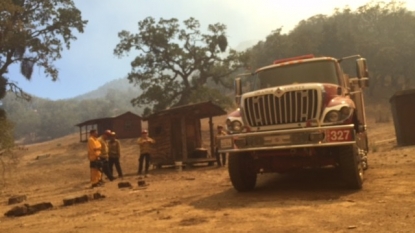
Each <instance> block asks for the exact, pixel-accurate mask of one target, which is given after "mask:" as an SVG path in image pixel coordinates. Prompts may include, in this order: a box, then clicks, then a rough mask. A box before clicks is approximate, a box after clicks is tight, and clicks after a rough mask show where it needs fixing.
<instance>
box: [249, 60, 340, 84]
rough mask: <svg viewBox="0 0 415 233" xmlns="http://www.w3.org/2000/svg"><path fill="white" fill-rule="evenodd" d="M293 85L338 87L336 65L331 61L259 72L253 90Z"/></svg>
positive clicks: (280, 67)
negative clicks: (311, 84)
mask: <svg viewBox="0 0 415 233" xmlns="http://www.w3.org/2000/svg"><path fill="white" fill-rule="evenodd" d="M295 83H332V84H337V85H339V79H338V77H337V71H336V63H335V62H334V61H331V60H323V61H314V62H307V63H298V64H293V65H285V66H278V67H275V68H271V69H266V70H263V71H260V72H259V73H258V74H257V76H256V80H255V90H258V89H263V88H268V87H275V86H283V85H290V84H295Z"/></svg>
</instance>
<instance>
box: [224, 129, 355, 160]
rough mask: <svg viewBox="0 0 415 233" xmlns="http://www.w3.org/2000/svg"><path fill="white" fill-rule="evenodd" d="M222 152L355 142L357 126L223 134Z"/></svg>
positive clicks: (323, 145) (340, 144)
mask: <svg viewBox="0 0 415 233" xmlns="http://www.w3.org/2000/svg"><path fill="white" fill-rule="evenodd" d="M218 140H219V145H218V147H219V152H221V153H222V152H223V153H226V152H244V151H259V150H280V149H293V148H305V147H326V146H342V145H352V144H355V143H356V135H355V131H354V125H353V124H349V125H336V126H324V127H309V128H301V129H289V130H275V131H265V132H253V133H240V134H232V135H226V136H221V137H219V138H218Z"/></svg>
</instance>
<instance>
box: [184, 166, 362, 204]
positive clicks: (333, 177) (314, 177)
mask: <svg viewBox="0 0 415 233" xmlns="http://www.w3.org/2000/svg"><path fill="white" fill-rule="evenodd" d="M358 191H359V190H350V189H348V188H347V187H345V185H344V183H343V181H342V179H341V176H340V174H339V172H338V171H337V170H335V169H310V170H302V171H298V172H294V173H289V174H284V175H279V174H262V175H258V179H257V185H256V187H255V189H254V190H252V191H250V192H243V193H240V192H238V191H236V190H235V189H234V188H233V187H232V186H231V185H230V188H229V189H227V190H225V191H223V192H221V193H217V194H214V195H211V196H207V197H203V198H200V199H198V200H195V201H193V202H191V203H190V205H192V206H194V207H195V208H198V209H209V210H218V209H227V208H231V209H234V208H245V207H252V206H256V205H258V204H259V203H264V202H265V203H267V204H266V205H261V206H267V207H279V206H287V205H311V204H315V203H316V202H317V203H319V204H324V203H326V204H329V203H331V202H332V201H336V200H339V199H341V198H342V197H347V196H348V195H350V194H353V193H355V192H358Z"/></svg>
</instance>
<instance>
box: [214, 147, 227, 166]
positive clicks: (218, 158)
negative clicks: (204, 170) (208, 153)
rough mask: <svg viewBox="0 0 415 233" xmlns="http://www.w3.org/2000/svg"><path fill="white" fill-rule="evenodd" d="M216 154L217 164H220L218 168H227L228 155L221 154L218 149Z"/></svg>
mask: <svg viewBox="0 0 415 233" xmlns="http://www.w3.org/2000/svg"><path fill="white" fill-rule="evenodd" d="M215 154H216V162H217V163H218V166H225V165H226V153H219V152H218V149H216V153H215ZM221 159H222V161H221Z"/></svg>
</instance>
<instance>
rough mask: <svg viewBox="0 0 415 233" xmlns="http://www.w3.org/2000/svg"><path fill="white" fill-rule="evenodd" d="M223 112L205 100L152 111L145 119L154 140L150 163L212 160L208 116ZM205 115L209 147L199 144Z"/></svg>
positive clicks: (211, 139) (211, 133) (211, 130)
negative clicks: (207, 123) (153, 150)
mask: <svg viewBox="0 0 415 233" xmlns="http://www.w3.org/2000/svg"><path fill="white" fill-rule="evenodd" d="M225 114H226V111H225V110H223V109H222V108H221V107H219V106H217V105H215V104H213V103H211V102H210V101H209V102H203V103H197V104H191V105H185V106H179V107H174V108H170V109H167V110H163V111H160V112H157V113H154V114H152V115H150V116H148V117H146V118H143V120H144V121H148V131H149V136H150V137H152V138H153V139H155V140H156V145H155V149H156V150H155V152H154V155H152V163H153V164H154V165H156V166H161V165H172V164H174V163H175V162H177V161H180V162H182V163H183V164H194V163H200V162H208V163H210V164H214V163H215V162H216V159H215V156H214V154H215V153H214V136H215V135H214V131H213V122H212V118H213V117H215V116H221V115H225ZM204 118H209V129H208V135H205V137H206V136H207V137H208V140H209V141H210V143H209V144H210V146H209V148H205V147H204V145H203V137H202V136H203V135H202V129H201V119H204Z"/></svg>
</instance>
